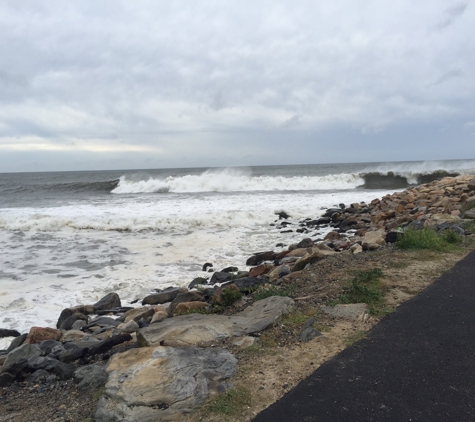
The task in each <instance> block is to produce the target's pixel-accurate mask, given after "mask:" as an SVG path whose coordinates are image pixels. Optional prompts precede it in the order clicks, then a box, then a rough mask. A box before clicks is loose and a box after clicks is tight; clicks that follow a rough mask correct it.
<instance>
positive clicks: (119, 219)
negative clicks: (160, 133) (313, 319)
mask: <svg viewBox="0 0 475 422" xmlns="http://www.w3.org/2000/svg"><path fill="white" fill-rule="evenodd" d="M473 173H475V160H460V161H440V162H407V163H402V162H399V163H358V164H330V165H301V166H265V167H249V168H226V169H215V168H213V169H203V168H194V169H159V170H138V171H97V172H57V173H8V174H0V328H12V329H16V330H18V331H20V332H26V331H28V330H29V328H30V327H31V326H34V325H36V326H55V324H56V321H57V318H58V316H59V314H60V312H61V310H62V309H64V308H65V307H68V306H74V305H77V304H81V303H94V302H96V301H97V300H99V299H100V298H101V297H102V296H104V295H105V294H107V293H109V292H117V293H118V294H119V296H120V297H121V299H122V302H123V304H124V305H127V304H130V303H131V302H132V301H134V300H135V299H138V298H143V297H144V296H146V295H147V294H149V293H150V292H152V291H153V289H157V288H164V287H167V286H171V285H179V286H182V285H184V286H186V285H188V283H190V282H191V280H192V279H193V278H195V277H197V276H203V274H205V273H203V272H202V271H201V268H202V265H203V264H204V263H205V262H211V263H213V265H214V268H215V269H216V270H219V269H221V268H223V267H226V266H230V265H233V266H237V267H239V268H241V269H245V268H246V267H245V261H246V259H247V258H248V257H249V256H250V255H251V254H252V253H253V252H257V251H261V250H268V249H275V250H279V248H276V247H275V245H276V244H277V243H281V242H282V243H284V244H287V245H288V244H290V243H294V242H298V241H299V240H301V239H302V238H304V237H308V234H307V235H303V234H298V233H281V232H280V231H279V230H278V229H277V228H276V227H275V226H271V225H270V224H271V223H272V222H274V221H275V220H276V215H275V213H276V212H278V211H282V210H284V211H286V212H287V213H289V214H290V215H291V219H292V220H294V221H298V220H299V219H301V218H305V217H311V218H315V217H318V216H320V215H321V214H322V213H323V212H324V210H325V209H326V208H329V207H332V206H336V205H337V204H339V203H342V202H343V203H346V204H349V203H352V202H360V201H371V200H372V199H374V198H380V197H382V196H383V195H385V194H386V193H389V192H394V191H395V190H397V189H403V188H405V187H407V186H409V185H411V184H418V183H420V182H427V181H429V180H431V179H432V178H434V177H440V176H443V175H446V174H450V175H452V174H473ZM324 234H325V232H324V231H322V230H320V231H319V232H315V233H312V234H311V237H314V238H319V237H323V235H324ZM9 341H10V339H4V340H0V348H3V347H5V346H6V345H8V343H9Z"/></svg>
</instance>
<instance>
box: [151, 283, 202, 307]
mask: <svg viewBox="0 0 475 422" xmlns="http://www.w3.org/2000/svg"><path fill="white" fill-rule="evenodd" d="M200 279H202V278H201V277H200ZM195 280H196V279H195ZM203 280H205V281H206V279H203ZM184 291H186V290H185V289H183V288H179V287H171V288H168V289H165V290H162V291H161V292H157V293H153V294H151V295H148V296H146V297H145V298H144V299H143V300H142V305H159V304H162V303H167V302H171V301H172V300H173V299H175V298H176V297H177V296H178V295H179V294H180V293H183V292H184Z"/></svg>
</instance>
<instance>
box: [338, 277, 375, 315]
mask: <svg viewBox="0 0 475 422" xmlns="http://www.w3.org/2000/svg"><path fill="white" fill-rule="evenodd" d="M383 275H384V274H383V271H382V270H381V269H380V268H373V269H371V270H366V271H356V272H355V275H354V277H353V278H352V279H351V280H349V282H348V283H347V285H346V286H345V287H343V292H342V294H341V295H340V296H339V297H338V299H337V300H336V302H334V304H337V303H366V304H367V305H368V308H369V312H370V314H372V315H375V314H378V313H379V312H380V311H381V307H382V305H383V297H384V288H383V286H382V282H381V278H382V277H383Z"/></svg>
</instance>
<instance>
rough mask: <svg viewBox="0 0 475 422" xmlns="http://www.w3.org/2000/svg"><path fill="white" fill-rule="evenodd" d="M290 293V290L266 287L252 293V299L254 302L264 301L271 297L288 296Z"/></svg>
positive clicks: (271, 286)
mask: <svg viewBox="0 0 475 422" xmlns="http://www.w3.org/2000/svg"><path fill="white" fill-rule="evenodd" d="M290 295H291V291H290V289H286V288H284V287H279V286H274V285H266V286H265V287H264V288H263V287H259V289H257V290H256V291H255V292H254V293H253V296H254V299H255V300H256V301H258V300H262V299H266V298H268V297H271V296H290Z"/></svg>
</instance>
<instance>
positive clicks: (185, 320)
mask: <svg viewBox="0 0 475 422" xmlns="http://www.w3.org/2000/svg"><path fill="white" fill-rule="evenodd" d="M293 303H294V301H293V300H292V299H291V298H289V297H284V296H271V297H268V298H266V299H263V300H259V301H258V302H255V303H254V304H253V305H252V306H249V307H248V308H246V309H245V310H244V311H242V312H240V313H239V314H236V315H233V316H226V315H203V314H191V315H183V316H178V317H174V318H168V319H166V320H164V321H162V322H159V323H157V324H151V325H150V326H148V327H146V328H142V329H141V330H139V331H138V332H137V342H138V344H139V346H154V345H155V346H157V345H162V346H190V345H196V344H199V343H209V342H212V341H215V340H218V339H223V338H226V337H234V336H236V337H240V336H244V335H246V334H250V333H255V332H258V331H262V330H265V329H266V328H269V327H272V326H273V325H274V323H275V321H276V320H277V319H278V318H279V317H280V316H281V315H282V314H285V313H287V312H289V310H290V308H291V307H292V305H293Z"/></svg>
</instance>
